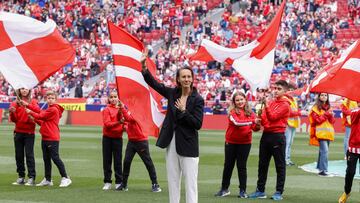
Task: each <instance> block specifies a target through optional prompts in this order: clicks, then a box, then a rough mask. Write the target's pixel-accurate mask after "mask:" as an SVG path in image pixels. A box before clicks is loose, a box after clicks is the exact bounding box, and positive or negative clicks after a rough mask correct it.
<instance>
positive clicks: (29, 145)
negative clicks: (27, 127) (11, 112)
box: [14, 132, 36, 179]
mask: <svg viewBox="0 0 360 203" xmlns="http://www.w3.org/2000/svg"><path fill="white" fill-rule="evenodd" d="M34 142H35V135H34V134H29V133H19V132H14V145H15V160H16V171H17V172H18V174H19V177H21V178H25V164H24V158H25V157H26V166H27V169H28V177H29V178H34V179H35V177H36V171H35V158H34ZM24 155H25V156H24Z"/></svg>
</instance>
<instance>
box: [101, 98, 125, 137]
mask: <svg viewBox="0 0 360 203" xmlns="http://www.w3.org/2000/svg"><path fill="white" fill-rule="evenodd" d="M102 115H103V124H104V125H103V136H105V137H110V138H122V134H123V130H124V129H123V126H124V125H123V124H121V123H120V120H121V119H122V118H123V116H122V115H120V114H119V108H118V107H116V106H115V105H112V104H108V105H107V106H106V108H105V109H104V110H103V112H102Z"/></svg>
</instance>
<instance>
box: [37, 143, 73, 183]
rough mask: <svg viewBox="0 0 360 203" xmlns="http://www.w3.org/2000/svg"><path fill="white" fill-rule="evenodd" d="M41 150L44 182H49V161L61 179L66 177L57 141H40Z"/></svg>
mask: <svg viewBox="0 0 360 203" xmlns="http://www.w3.org/2000/svg"><path fill="white" fill-rule="evenodd" d="M41 148H42V152H43V159H44V166H45V178H46V180H48V181H51V160H52V161H53V162H54V164H55V165H56V167H57V168H58V170H59V172H60V175H61V177H67V174H66V170H65V165H64V163H63V162H62V160H61V159H60V155H59V141H45V140H42V141H41Z"/></svg>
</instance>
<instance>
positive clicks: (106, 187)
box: [102, 183, 111, 190]
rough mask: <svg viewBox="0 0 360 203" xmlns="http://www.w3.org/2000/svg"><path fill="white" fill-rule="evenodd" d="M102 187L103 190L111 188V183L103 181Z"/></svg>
mask: <svg viewBox="0 0 360 203" xmlns="http://www.w3.org/2000/svg"><path fill="white" fill-rule="evenodd" d="M102 189H103V190H111V183H105V184H104V187H103V188H102Z"/></svg>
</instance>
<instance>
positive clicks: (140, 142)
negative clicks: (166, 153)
mask: <svg viewBox="0 0 360 203" xmlns="http://www.w3.org/2000/svg"><path fill="white" fill-rule="evenodd" d="M119 107H120V111H121V113H122V115H123V116H124V119H125V122H126V124H127V129H126V132H127V135H128V143H127V146H126V151H125V158H124V171H123V182H122V185H121V187H120V188H119V189H120V190H123V191H127V190H128V187H127V183H128V178H129V174H130V166H131V162H132V160H133V158H134V155H135V153H137V154H139V156H140V158H141V160H142V161H143V162H144V164H145V166H146V169H147V170H148V173H149V176H150V179H151V183H152V186H151V190H152V192H161V188H160V186H159V184H158V182H157V177H156V171H155V166H154V163H153V161H152V160H151V157H150V151H149V142H148V136H147V135H145V134H144V133H143V132H142V129H141V126H140V125H139V123H138V122H137V121H136V120H135V119H134V118H133V116H132V115H131V113H130V111H129V110H128V109H126V108H125V105H124V104H123V103H122V102H121V101H119Z"/></svg>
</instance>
